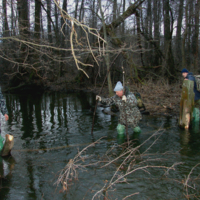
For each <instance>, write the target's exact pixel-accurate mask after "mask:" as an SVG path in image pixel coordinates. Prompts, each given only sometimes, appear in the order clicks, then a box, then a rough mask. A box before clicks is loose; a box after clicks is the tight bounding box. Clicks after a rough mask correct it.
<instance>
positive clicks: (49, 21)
mask: <svg viewBox="0 0 200 200" xmlns="http://www.w3.org/2000/svg"><path fill="white" fill-rule="evenodd" d="M47 32H48V40H49V43H50V44H52V33H51V0H47Z"/></svg>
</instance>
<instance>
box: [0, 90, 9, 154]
mask: <svg viewBox="0 0 200 200" xmlns="http://www.w3.org/2000/svg"><path fill="white" fill-rule="evenodd" d="M0 109H1V113H2V114H3V115H4V117H5V120H6V121H7V120H8V118H9V117H8V114H7V113H8V111H7V108H6V102H5V99H4V97H3V94H2V92H1V89H0ZM3 141H4V139H3V137H2V136H1V121H0V150H2V148H3Z"/></svg>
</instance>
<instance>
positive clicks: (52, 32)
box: [0, 0, 200, 89]
mask: <svg viewBox="0 0 200 200" xmlns="http://www.w3.org/2000/svg"><path fill="white" fill-rule="evenodd" d="M1 6H2V7H1V8H2V9H1V20H2V23H1V24H2V26H1V33H2V35H1V44H0V45H1V51H0V61H1V75H2V74H4V77H7V80H8V81H9V84H10V87H20V86H21V85H24V84H25V85H34V84H39V85H42V84H43V85H44V84H45V83H47V82H51V81H52V82H55V81H58V80H62V81H66V82H67V81H68V78H67V77H69V76H70V75H71V76H72V75H73V77H76V79H75V80H76V81H81V80H82V79H86V80H90V81H91V82H93V83H94V82H96V81H100V80H101V81H102V80H103V77H105V76H104V75H106V73H107V71H108V70H109V72H110V73H109V74H108V85H109V86H111V87H110V89H111V88H112V82H116V81H117V80H119V79H121V78H122V70H121V67H122V66H124V68H125V71H126V78H127V79H130V80H133V81H144V80H145V79H148V78H149V77H151V78H153V79H159V78H165V79H167V80H169V81H170V82H173V81H176V80H177V77H178V76H179V73H180V70H181V69H182V68H183V67H186V68H188V69H189V70H190V71H192V72H193V73H200V70H199V45H198V44H199V9H200V0H176V1H174V0H135V1H131V3H129V2H128V1H125V0H123V1H117V0H109V1H104V0H94V1H89V0H74V2H71V1H69V0H60V1H58V0H45V1H41V0H20V1H14V0H2V4H1ZM5 74H6V76H5ZM88 77H89V79H88ZM81 78H82V79H81ZM2 80H3V79H2Z"/></svg>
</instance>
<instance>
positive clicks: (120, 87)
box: [114, 81, 123, 92]
mask: <svg viewBox="0 0 200 200" xmlns="http://www.w3.org/2000/svg"><path fill="white" fill-rule="evenodd" d="M121 90H123V85H122V83H121V82H120V81H118V82H117V84H116V86H115V88H114V91H115V92H116V91H121Z"/></svg>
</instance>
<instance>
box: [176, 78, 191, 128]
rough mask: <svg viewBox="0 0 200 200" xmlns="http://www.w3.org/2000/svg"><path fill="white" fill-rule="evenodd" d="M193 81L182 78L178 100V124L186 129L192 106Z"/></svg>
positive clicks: (189, 120)
mask: <svg viewBox="0 0 200 200" xmlns="http://www.w3.org/2000/svg"><path fill="white" fill-rule="evenodd" d="M193 88H194V81H190V80H184V82H183V87H182V94H181V102H180V117H179V126H180V127H182V128H185V129H188V128H189V126H190V122H191V120H192V112H193V108H194V91H193Z"/></svg>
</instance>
